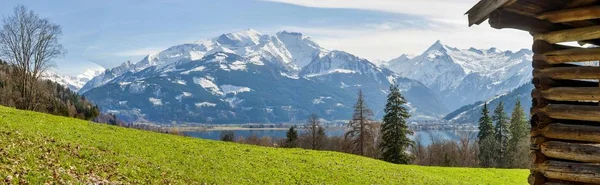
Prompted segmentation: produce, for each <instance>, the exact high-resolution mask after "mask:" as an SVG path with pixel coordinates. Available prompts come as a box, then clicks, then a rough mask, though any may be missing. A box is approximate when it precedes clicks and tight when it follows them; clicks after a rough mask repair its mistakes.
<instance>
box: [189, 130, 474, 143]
mask: <svg viewBox="0 0 600 185" xmlns="http://www.w3.org/2000/svg"><path fill="white" fill-rule="evenodd" d="M232 131H233V132H234V133H235V137H236V138H237V137H239V136H242V137H245V138H247V137H249V136H252V135H256V136H258V137H263V136H269V137H271V138H272V139H274V140H275V139H279V138H285V133H286V132H287V130H232ZM221 132H224V131H223V130H208V131H194V132H185V134H187V135H189V136H192V137H196V138H202V139H212V140H220V139H221ZM302 132H303V130H299V134H300V133H302ZM345 132H346V131H345V130H344V129H326V130H325V134H327V136H344V133H345ZM477 132H478V131H474V130H421V131H416V132H415V134H414V135H412V136H409V138H410V139H411V140H413V141H417V140H418V141H420V142H421V143H422V144H423V145H425V146H428V145H430V144H431V142H432V138H433V139H443V140H455V141H456V140H459V139H460V136H461V135H470V136H471V137H473V138H476V137H477Z"/></svg>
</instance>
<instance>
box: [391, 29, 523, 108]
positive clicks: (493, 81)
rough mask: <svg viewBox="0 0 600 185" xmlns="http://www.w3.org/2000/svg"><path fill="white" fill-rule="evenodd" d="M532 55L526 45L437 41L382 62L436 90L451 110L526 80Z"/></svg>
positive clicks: (500, 92) (513, 87)
mask: <svg viewBox="0 0 600 185" xmlns="http://www.w3.org/2000/svg"><path fill="white" fill-rule="evenodd" d="M532 56H533V53H532V52H531V50H526V49H522V50H519V51H517V52H512V51H501V50H498V49H496V48H490V49H484V50H480V49H475V48H469V49H458V48H454V47H450V46H447V45H444V44H442V43H441V42H440V41H437V42H435V43H434V44H433V45H432V46H431V47H429V48H428V49H427V50H426V51H425V52H424V53H423V54H421V55H418V56H416V57H414V58H409V57H407V56H406V55H401V56H400V57H398V58H396V59H393V60H391V61H389V62H388V63H386V64H385V66H386V67H387V68H389V69H390V70H392V71H394V72H396V73H398V74H399V75H400V76H403V77H407V78H411V79H415V80H417V81H419V82H422V83H423V84H424V85H426V86H427V87H429V88H430V89H431V90H432V91H434V92H436V93H437V95H438V97H439V98H440V100H441V101H442V102H443V103H444V106H445V107H447V108H449V109H452V110H454V109H457V108H460V107H461V106H463V105H467V104H472V103H475V102H477V101H482V100H486V99H489V98H492V97H495V96H496V95H500V94H504V93H506V92H508V91H511V90H513V89H516V88H517V87H519V86H521V85H523V84H525V83H529V82H530V81H531V76H532V75H531V73H532V71H533V68H532V66H531V58H532Z"/></svg>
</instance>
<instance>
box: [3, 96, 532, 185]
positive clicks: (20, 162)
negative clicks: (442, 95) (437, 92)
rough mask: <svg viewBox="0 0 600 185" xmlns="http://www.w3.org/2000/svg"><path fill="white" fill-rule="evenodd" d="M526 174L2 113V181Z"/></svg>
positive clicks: (503, 177) (364, 179) (371, 180)
mask: <svg viewBox="0 0 600 185" xmlns="http://www.w3.org/2000/svg"><path fill="white" fill-rule="evenodd" d="M528 174H529V171H528V170H499V169H475V168H440V167H421V166H412V165H394V164H390V163H386V162H382V161H379V160H374V159H369V158H364V157H359V156H355V155H349V154H342V153H336V152H318V151H310V150H302V149H275V148H265V147H257V146H250V145H241V144H235V143H225V142H219V141H208V140H201V139H195V138H189V137H180V136H173V135H166V134H159V133H153V132H147V131H140V130H133V129H127V128H121V127H115V126H108V125H100V124H95V123H91V122H86V121H81V120H76V119H71V118H64V117H58V116H52V115H48V114H41V113H35V112H28V111H20V110H16V109H12V108H6V107H1V106H0V176H1V177H0V178H2V179H4V180H9V181H12V183H15V184H16V183H17V182H18V181H20V180H22V181H27V182H29V183H30V184H43V183H44V182H49V181H54V182H59V183H66V184H80V183H86V184H87V183H101V182H104V183H110V182H114V183H132V184H169V183H172V184H202V183H208V184H526V183H527V180H526V179H527V175H528Z"/></svg>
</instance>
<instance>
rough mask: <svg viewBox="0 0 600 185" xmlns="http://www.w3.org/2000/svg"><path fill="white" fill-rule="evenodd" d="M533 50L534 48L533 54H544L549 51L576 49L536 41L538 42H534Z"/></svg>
mask: <svg viewBox="0 0 600 185" xmlns="http://www.w3.org/2000/svg"><path fill="white" fill-rule="evenodd" d="M531 48H532V51H533V53H535V54H544V53H546V52H549V51H555V50H564V49H575V48H576V47H573V46H565V45H560V44H550V43H548V42H546V41H543V40H536V41H533V46H532V47H531Z"/></svg>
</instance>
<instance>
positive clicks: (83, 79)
mask: <svg viewBox="0 0 600 185" xmlns="http://www.w3.org/2000/svg"><path fill="white" fill-rule="evenodd" d="M104 70H105V69H104V68H97V69H86V70H85V71H84V72H83V73H81V74H79V75H77V76H69V75H60V74H58V73H56V72H54V71H46V72H45V73H44V74H42V78H43V79H46V80H51V81H53V82H56V83H58V84H61V85H63V86H66V87H68V88H69V89H71V90H72V91H75V92H77V91H79V89H81V87H83V86H84V85H85V84H86V83H87V82H88V81H90V80H91V79H93V78H94V77H96V76H98V75H100V74H102V73H103V72H104Z"/></svg>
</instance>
